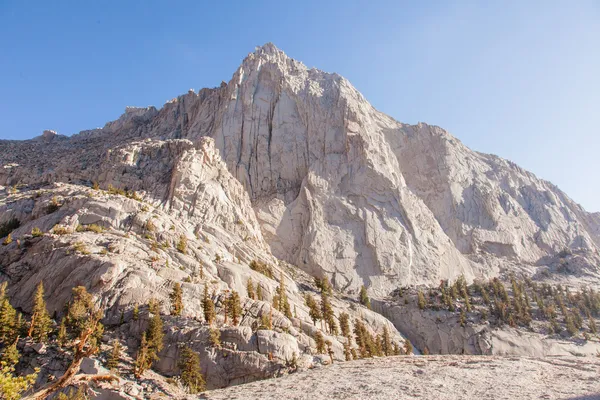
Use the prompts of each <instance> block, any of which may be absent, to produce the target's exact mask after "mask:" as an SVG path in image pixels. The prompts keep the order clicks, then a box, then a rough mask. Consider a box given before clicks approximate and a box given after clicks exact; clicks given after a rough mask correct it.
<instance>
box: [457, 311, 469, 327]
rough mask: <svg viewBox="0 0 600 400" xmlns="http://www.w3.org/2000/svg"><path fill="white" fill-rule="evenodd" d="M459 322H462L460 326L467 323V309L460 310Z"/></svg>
mask: <svg viewBox="0 0 600 400" xmlns="http://www.w3.org/2000/svg"><path fill="white" fill-rule="evenodd" d="M459 322H460V326H462V327H464V326H465V324H466V323H467V315H466V314H465V310H464V309H463V310H460V317H459Z"/></svg>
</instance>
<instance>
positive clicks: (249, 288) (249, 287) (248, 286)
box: [246, 278, 256, 300]
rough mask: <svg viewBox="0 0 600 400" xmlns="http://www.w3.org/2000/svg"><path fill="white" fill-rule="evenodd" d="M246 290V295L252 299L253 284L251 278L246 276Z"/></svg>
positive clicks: (254, 295) (253, 296) (253, 294)
mask: <svg viewBox="0 0 600 400" xmlns="http://www.w3.org/2000/svg"><path fill="white" fill-rule="evenodd" d="M246 290H247V291H248V297H249V298H251V299H252V300H254V299H255V297H256V294H255V293H254V285H253V283H252V278H248V282H247V283H246Z"/></svg>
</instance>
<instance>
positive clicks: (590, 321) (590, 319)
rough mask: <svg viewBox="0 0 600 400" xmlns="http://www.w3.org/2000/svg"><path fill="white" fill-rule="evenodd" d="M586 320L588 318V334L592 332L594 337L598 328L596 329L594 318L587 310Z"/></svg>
mask: <svg viewBox="0 0 600 400" xmlns="http://www.w3.org/2000/svg"><path fill="white" fill-rule="evenodd" d="M587 318H588V327H589V328H590V332H592V333H593V334H594V335H595V334H596V333H598V328H597V327H596V321H594V318H593V317H592V314H591V313H590V311H589V310H587Z"/></svg>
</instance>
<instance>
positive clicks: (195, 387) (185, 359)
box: [177, 346, 206, 394]
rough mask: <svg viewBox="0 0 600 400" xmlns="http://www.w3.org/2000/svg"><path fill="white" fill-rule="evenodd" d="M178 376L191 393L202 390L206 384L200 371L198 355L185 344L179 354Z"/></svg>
mask: <svg viewBox="0 0 600 400" xmlns="http://www.w3.org/2000/svg"><path fill="white" fill-rule="evenodd" d="M177 366H178V367H179V370H180V372H179V376H180V377H181V381H182V382H183V384H184V385H185V386H186V387H187V389H188V390H189V392H190V393H191V394H195V393H200V392H203V391H204V389H205V386H206V382H205V381H204V377H203V376H202V373H201V372H200V356H199V355H198V353H196V352H195V351H193V350H192V349H190V348H189V347H187V346H185V347H184V348H183V349H182V350H181V354H180V356H179V362H178V364H177Z"/></svg>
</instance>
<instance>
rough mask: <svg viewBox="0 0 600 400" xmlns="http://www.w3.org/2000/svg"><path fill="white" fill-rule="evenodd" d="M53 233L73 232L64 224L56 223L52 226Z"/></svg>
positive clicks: (66, 233)
mask: <svg viewBox="0 0 600 400" xmlns="http://www.w3.org/2000/svg"><path fill="white" fill-rule="evenodd" d="M52 233H53V234H55V235H68V234H70V233H71V230H70V229H69V228H67V227H66V226H63V225H58V224H57V225H54V228H52Z"/></svg>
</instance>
